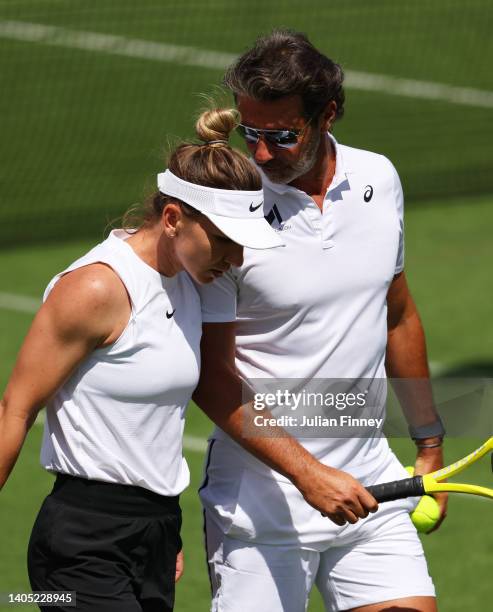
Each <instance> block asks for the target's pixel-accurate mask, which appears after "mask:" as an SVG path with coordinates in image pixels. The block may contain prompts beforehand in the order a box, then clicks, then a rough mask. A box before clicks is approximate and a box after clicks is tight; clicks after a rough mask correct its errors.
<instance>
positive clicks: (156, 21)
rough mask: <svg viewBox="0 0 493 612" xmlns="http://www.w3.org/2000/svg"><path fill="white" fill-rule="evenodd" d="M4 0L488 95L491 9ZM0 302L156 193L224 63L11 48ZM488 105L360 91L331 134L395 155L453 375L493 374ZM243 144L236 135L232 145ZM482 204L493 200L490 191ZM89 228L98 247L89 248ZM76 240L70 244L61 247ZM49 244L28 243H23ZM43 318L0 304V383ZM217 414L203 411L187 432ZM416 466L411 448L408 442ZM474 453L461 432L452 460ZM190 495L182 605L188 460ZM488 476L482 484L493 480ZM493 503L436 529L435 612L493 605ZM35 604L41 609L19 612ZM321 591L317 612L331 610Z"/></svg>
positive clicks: (190, 605)
mask: <svg viewBox="0 0 493 612" xmlns="http://www.w3.org/2000/svg"><path fill="white" fill-rule="evenodd" d="M117 5H118V6H116V3H115V2H114V0H98V1H97V2H94V0H71V2H66V0H22V1H17V2H13V1H12V0H0V20H2V19H10V20H20V21H26V22H33V23H44V24H49V25H58V26H62V27H66V28H69V29H74V30H87V31H93V32H101V33H109V34H118V35H121V36H125V37H129V38H140V39H144V40H151V41H156V42H165V43H172V44H176V45H192V46H195V47H198V48H202V49H212V50H218V51H226V52H230V53H239V52H241V51H242V50H243V49H245V48H247V47H248V46H249V45H250V44H251V43H252V41H253V40H254V39H255V38H256V36H257V35H258V34H259V33H261V32H266V31H268V30H269V29H271V28H272V27H274V26H289V27H293V28H295V29H299V30H302V31H305V32H307V33H308V34H309V36H310V38H311V39H312V40H313V42H314V43H315V44H316V45H318V46H319V47H320V48H321V49H322V50H323V51H325V52H326V53H328V54H329V55H330V56H331V57H333V58H334V59H336V60H337V61H339V62H340V63H341V64H342V65H343V67H344V68H345V69H346V70H358V71H367V72H371V73H380V74H388V75H392V76H396V77H404V78H409V79H419V80H425V81H432V82H433V81H436V82H439V83H447V84H451V85H455V86H463V87H475V88H480V89H484V90H489V91H492V90H493V72H492V71H491V62H489V61H488V58H489V57H491V54H492V51H493V48H492V47H493V38H492V37H491V23H492V19H493V10H492V9H493V6H492V4H491V2H490V1H489V0H469V1H468V2H467V3H466V4H464V3H463V2H459V1H458V0H416V1H415V2H412V3H409V2H408V3H404V2H395V0H373V1H372V2H368V0H352V1H351V2H347V1H343V0H333V1H332V2H326V1H324V0H306V1H305V2H304V3H303V5H300V3H299V2H295V1H294V0H280V1H279V2H275V3H273V2H270V3H269V2H265V1H263V0H233V1H231V0H210V1H209V2H207V3H206V2H178V0H169V1H167V2H158V1H157V0H139V2H138V3H136V2H135V1H134V0H120V1H119V2H118V3H117ZM0 72H1V74H2V93H3V95H2V96H0V115H1V117H2V138H1V139H0V194H1V196H0V245H1V246H2V247H5V246H6V245H10V246H11V247H12V248H11V249H10V250H2V251H0V273H1V275H0V278H1V279H2V281H1V287H0V292H10V293H16V294H21V295H26V296H31V297H36V296H40V295H41V294H42V291H43V289H44V287H45V286H46V284H47V282H48V280H49V279H50V278H51V276H52V275H53V274H55V273H56V272H58V271H59V270H60V269H62V268H63V267H64V266H65V265H67V264H68V263H70V262H71V261H73V260H74V259H75V258H76V257H78V256H79V255H80V254H82V253H84V252H85V251H86V250H87V249H88V248H89V246H90V245H91V244H93V243H94V242H96V241H98V239H99V238H100V237H101V236H102V231H101V228H102V227H104V225H105V224H106V223H107V222H108V221H109V220H110V219H112V218H114V217H115V216H117V215H119V214H121V213H122V212H123V211H124V210H125V209H126V208H127V207H128V206H129V205H131V204H132V203H133V202H135V201H141V200H142V198H143V194H144V192H145V191H148V190H149V188H152V186H153V185H154V175H155V173H156V172H157V171H160V170H161V169H162V168H163V166H164V161H163V160H164V150H165V148H166V146H165V145H166V142H167V141H168V138H169V137H170V136H171V137H174V136H177V135H179V136H180V137H183V136H187V137H191V136H192V135H193V130H192V118H193V116H194V115H195V114H196V111H197V108H198V107H199V106H200V105H201V101H200V99H199V97H198V95H197V94H199V93H200V92H210V91H211V90H212V89H213V87H214V86H215V85H217V84H218V83H219V82H220V80H221V76H222V70H221V69H218V70H210V69H197V68H193V67H184V66H177V65H174V64H173V63H161V62H155V61H145V60H141V59H132V58H125V57H118V56H114V55H106V54H101V53H97V52H89V51H82V50H75V49H68V48H61V47H51V46H48V45H44V44H34V43H27V42H26V43H21V42H13V41H8V40H6V39H2V38H0ZM490 124H491V110H486V109H479V108H474V107H464V106H460V105H454V104H449V103H446V102H439V101H426V100H418V99H414V98H411V97H410V98H404V97H398V96H393V95H386V94H381V93H369V92H360V91H356V90H353V89H348V90H347V103H346V116H345V118H344V119H343V121H342V122H341V123H340V124H339V125H337V126H336V132H335V134H336V137H337V138H338V139H339V140H340V141H341V142H344V143H346V144H350V145H353V146H358V147H361V148H366V149H370V150H375V151H379V152H382V153H384V154H386V155H388V156H389V157H390V158H391V159H392V161H393V162H394V163H395V164H396V166H397V168H398V170H399V172H400V175H401V178H402V180H403V184H404V187H405V192H406V195H407V197H408V206H407V217H406V270H407V274H408V279H409V282H410V286H411V288H412V291H413V294H414V296H415V299H416V302H417V303H418V306H419V309H420V312H421V315H422V318H423V321H424V325H425V328H426V331H427V340H428V348H429V356H430V360H431V361H433V362H435V363H439V364H442V365H444V366H445V368H446V369H448V371H449V373H454V374H456V375H476V376H479V375H482V376H488V377H493V326H492V325H490V323H489V321H490V318H491V314H490V311H491V304H492V303H493V286H492V283H491V272H490V268H491V261H492V260H493V246H492V241H491V227H493V201H492V197H491V194H492V193H493V173H492V172H491V164H490V157H491V144H490V142H491V136H490V132H491V130H488V129H487V126H488V125H490ZM235 142H236V144H238V141H237V140H236V141H235ZM484 194H486V195H484ZM86 236H92V238H91V241H85V240H84V241H79V242H76V241H75V240H76V239H80V238H81V237H86ZM61 237H63V242H62V240H61ZM47 240H52V241H53V242H52V244H51V245H50V246H46V245H45V246H42V247H38V246H36V247H28V246H26V243H28V242H34V241H37V242H43V241H44V242H46V241H47ZM30 319H31V317H30V315H27V314H22V313H17V312H11V311H7V310H0V338H1V343H0V385H1V386H2V387H3V385H4V384H5V382H6V381H7V378H8V375H9V372H10V370H11V368H12V365H13V363H14V359H15V355H16V352H17V350H18V348H19V345H20V341H21V338H22V337H23V335H24V334H25V332H26V330H27V328H28V326H29V322H30ZM209 429H210V425H209V423H208V421H207V420H206V419H205V417H204V416H203V415H201V413H200V412H199V411H198V410H197V409H194V408H192V409H191V410H190V414H189V418H188V423H187V431H188V433H190V434H193V435H196V436H202V437H205V436H206V435H207V432H208V431H209ZM40 436H41V429H40V428H39V427H35V428H33V430H32V432H31V434H30V436H29V438H28V441H27V443H26V446H25V449H24V451H23V453H22V455H21V458H20V461H19V464H18V465H17V467H16V470H15V472H14V474H13V476H12V478H11V480H10V481H9V483H8V484H7V486H6V487H5V489H4V491H2V493H1V494H0V520H1V524H2V532H1V535H0V551H1V553H0V592H5V591H7V590H9V589H10V590H26V589H28V584H27V578H26V573H25V550H26V543H27V539H28V537H29V531H30V528H31V525H32V522H33V520H34V516H35V514H36V512H37V509H38V507H39V504H40V501H41V499H42V497H43V496H44V495H45V493H46V492H47V491H48V490H49V486H50V477H49V476H48V475H46V474H45V473H44V472H43V470H41V468H40V467H39V466H38V454H39V445H40ZM395 444H398V445H399V448H398V452H399V454H400V456H401V457H402V459H403V461H405V462H411V459H412V457H411V454H410V453H411V452H412V448H411V447H410V445H409V444H407V443H405V442H403V441H396V442H395ZM471 445H472V446H474V443H473V442H471V443H469V442H468V441H466V440H453V441H451V442H450V445H449V451H448V453H449V457H450V458H453V457H455V456H461V455H462V454H464V453H465V452H466V451H467V450H468V449H469V448H470V446H471ZM188 459H189V462H190V467H191V472H192V486H191V487H190V488H189V489H188V490H187V491H186V492H185V494H184V495H183V508H184V528H183V537H184V542H185V550H186V559H187V561H186V562H187V569H186V573H185V576H184V578H183V581H182V583H181V584H180V585H179V588H178V595H177V610H180V611H187V610H190V611H192V610H193V611H196V610H206V609H207V605H208V600H209V590H208V585H207V578H206V571H205V565H204V556H203V551H202V528H201V510H200V507H199V503H198V498H197V495H196V489H197V487H198V485H199V482H200V479H201V473H202V458H201V457H200V455H199V454H197V453H188ZM485 470H486V468H483V471H481V470H480V471H479V474H478V479H479V481H483V482H485V481H487V479H488V474H486V471H485ZM490 522H491V506H490V505H488V503H486V502H485V503H481V501H480V500H469V499H463V498H454V499H453V500H452V501H451V504H450V513H449V518H448V519H447V521H446V523H445V524H444V526H443V528H442V529H441V530H440V532H439V533H438V534H435V535H432V536H430V537H424V538H423V541H424V544H425V548H426V551H427V554H428V558H429V563H430V568H431V572H432V574H433V576H434V578H435V581H436V585H437V589H438V593H439V601H440V609H441V611H442V612H443V611H445V612H459V611H461V612H463V611H464V610H479V609H486V608H487V606H488V604H487V602H488V601H489V600H490V599H491V595H492V590H491V583H490V574H491V552H490V549H491V544H492V541H491V540H492V539H491V536H490V529H489V525H490ZM22 609H26V610H27V609H29V608H27V607H26V608H22ZM321 610H322V607H321V604H320V601H319V598H318V596H317V595H316V594H315V595H314V596H313V601H312V602H311V604H310V612H321Z"/></svg>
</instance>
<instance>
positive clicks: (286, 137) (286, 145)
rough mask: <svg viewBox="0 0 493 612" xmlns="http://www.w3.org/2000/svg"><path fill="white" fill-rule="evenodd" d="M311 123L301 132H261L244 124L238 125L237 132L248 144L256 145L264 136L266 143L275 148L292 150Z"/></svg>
mask: <svg viewBox="0 0 493 612" xmlns="http://www.w3.org/2000/svg"><path fill="white" fill-rule="evenodd" d="M310 121H311V120H310ZM310 121H308V123H307V124H306V125H305V126H304V127H303V128H302V129H301V130H259V129H257V128H253V127H249V126H247V125H243V124H242V123H240V124H239V125H238V127H237V128H236V130H237V132H238V134H240V136H241V137H242V138H244V139H245V141H246V142H247V144H252V145H256V144H257V143H258V141H259V140H260V137H261V136H262V137H263V138H264V139H265V141H266V142H268V143H269V144H271V145H274V146H275V147H280V148H281V149H291V147H295V146H296V145H297V144H298V142H299V140H300V138H301V137H302V136H303V133H304V132H305V130H306V128H307V127H308V125H309V124H310Z"/></svg>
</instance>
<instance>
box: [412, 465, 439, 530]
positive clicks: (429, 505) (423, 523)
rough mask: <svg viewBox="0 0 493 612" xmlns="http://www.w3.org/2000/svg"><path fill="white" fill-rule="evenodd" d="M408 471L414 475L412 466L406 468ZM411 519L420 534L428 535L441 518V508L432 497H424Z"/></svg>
mask: <svg viewBox="0 0 493 612" xmlns="http://www.w3.org/2000/svg"><path fill="white" fill-rule="evenodd" d="M406 470H407V471H408V472H409V474H411V476H412V475H413V474H414V468H413V467H412V466H408V467H406ZM410 517H411V521H412V522H413V525H414V526H415V527H416V529H417V530H418V532H419V533H428V532H429V531H431V530H432V529H433V527H434V526H435V525H436V524H437V521H438V519H439V518H440V506H439V505H438V503H437V500H436V499H435V498H434V497H432V496H431V495H423V497H422V498H421V499H420V500H419V503H418V505H417V506H416V508H415V509H414V511H413V512H411V514H410Z"/></svg>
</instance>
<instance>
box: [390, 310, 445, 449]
mask: <svg viewBox="0 0 493 612" xmlns="http://www.w3.org/2000/svg"><path fill="white" fill-rule="evenodd" d="M386 370H387V375H388V376H389V378H390V379H391V383H392V386H393V388H394V391H395V393H396V395H397V397H398V399H399V402H400V404H401V406H402V409H403V411H404V414H405V416H406V419H407V421H408V423H409V425H410V427H411V431H412V430H414V431H417V432H421V435H419V436H415V437H420V438H422V439H425V438H428V437H429V438H434V437H436V435H437V434H438V433H439V428H436V430H435V427H434V424H436V423H437V422H439V416H438V413H437V411H436V408H435V404H434V400H433V392H432V386H431V382H430V371H429V366H428V358H427V353H426V341H425V335H424V331H423V326H422V325H421V320H420V318H419V315H418V313H417V311H416V310H414V312H412V313H410V315H409V316H407V317H406V318H403V319H402V320H401V321H400V322H399V324H398V325H396V326H395V327H394V328H393V329H390V330H389V332H388V336H387V356H386ZM426 426H431V428H430V429H429V430H427V429H426ZM427 432H428V433H429V436H428V435H426V434H427ZM430 443H433V441H432V442H430Z"/></svg>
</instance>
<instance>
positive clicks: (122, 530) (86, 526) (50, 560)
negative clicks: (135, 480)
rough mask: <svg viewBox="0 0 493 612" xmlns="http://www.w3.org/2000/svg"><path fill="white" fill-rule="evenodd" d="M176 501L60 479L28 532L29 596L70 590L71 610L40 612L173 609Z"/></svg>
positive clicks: (112, 486)
mask: <svg viewBox="0 0 493 612" xmlns="http://www.w3.org/2000/svg"><path fill="white" fill-rule="evenodd" d="M180 527H181V511H180V506H179V503H178V497H163V496H161V495H157V494H156V493H152V492H151V491H147V490H146V489H142V488H140V487H133V486H126V485H118V484H111V483H104V482H98V481H95V480H86V479H83V478H74V477H72V476H64V475H63V476H62V475H59V476H58V477H57V479H56V482H55V486H54V488H53V491H52V492H51V494H50V495H48V497H47V498H46V499H45V501H44V502H43V505H42V506H41V510H40V511H39V514H38V517H37V519H36V522H35V524H34V527H33V531H32V534H31V539H30V542H29V550H28V570H29V578H30V581H31V587H32V590H33V591H75V592H76V601H77V606H76V608H74V607H68V606H67V607H64V606H58V607H47V608H43V607H41V608H40V609H41V610H46V612H53V611H54V610H64V611H66V612H71V611H73V610H82V611H84V612H89V610H90V611H91V612H158V611H159V612H165V611H169V610H172V609H173V604H174V596H175V583H174V579H175V565H176V555H177V554H178V552H179V551H180V550H181V539H180Z"/></svg>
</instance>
